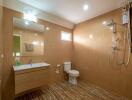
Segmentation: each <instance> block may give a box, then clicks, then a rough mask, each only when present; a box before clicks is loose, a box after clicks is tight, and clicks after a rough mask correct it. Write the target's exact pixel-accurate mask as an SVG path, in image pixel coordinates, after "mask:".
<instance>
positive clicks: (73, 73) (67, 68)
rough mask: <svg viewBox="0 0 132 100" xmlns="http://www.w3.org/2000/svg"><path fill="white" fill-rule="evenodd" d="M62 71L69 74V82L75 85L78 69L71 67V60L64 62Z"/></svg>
mask: <svg viewBox="0 0 132 100" xmlns="http://www.w3.org/2000/svg"><path fill="white" fill-rule="evenodd" d="M64 71H65V72H66V73H67V74H69V83H71V84H73V85H76V84H77V77H78V76H79V71H77V70H72V69H71V62H64Z"/></svg>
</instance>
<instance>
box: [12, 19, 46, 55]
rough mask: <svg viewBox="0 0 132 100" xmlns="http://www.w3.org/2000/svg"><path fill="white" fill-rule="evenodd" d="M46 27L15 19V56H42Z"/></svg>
mask: <svg viewBox="0 0 132 100" xmlns="http://www.w3.org/2000/svg"><path fill="white" fill-rule="evenodd" d="M43 54H44V25H41V24H38V23H35V22H32V21H28V20H25V19H20V18H16V17H14V18H13V56H42V55H43Z"/></svg>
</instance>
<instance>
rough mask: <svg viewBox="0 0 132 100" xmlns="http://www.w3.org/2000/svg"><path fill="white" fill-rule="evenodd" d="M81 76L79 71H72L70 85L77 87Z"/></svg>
mask: <svg viewBox="0 0 132 100" xmlns="http://www.w3.org/2000/svg"><path fill="white" fill-rule="evenodd" d="M78 76H79V71H77V70H70V71H69V83H71V84H73V85H76V84H77V77H78Z"/></svg>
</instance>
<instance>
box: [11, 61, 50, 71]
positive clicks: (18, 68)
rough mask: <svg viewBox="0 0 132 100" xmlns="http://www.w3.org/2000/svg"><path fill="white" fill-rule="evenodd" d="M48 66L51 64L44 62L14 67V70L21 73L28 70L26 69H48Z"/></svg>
mask: <svg viewBox="0 0 132 100" xmlns="http://www.w3.org/2000/svg"><path fill="white" fill-rule="evenodd" d="M47 66H50V64H47V63H45V62H42V63H32V64H24V65H20V66H13V68H14V71H21V70H26V69H32V68H39V67H47Z"/></svg>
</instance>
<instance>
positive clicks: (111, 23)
mask: <svg viewBox="0 0 132 100" xmlns="http://www.w3.org/2000/svg"><path fill="white" fill-rule="evenodd" d="M114 24H115V22H114V21H113V20H110V21H107V23H106V26H113V25H114Z"/></svg>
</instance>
